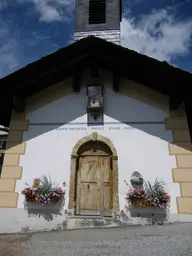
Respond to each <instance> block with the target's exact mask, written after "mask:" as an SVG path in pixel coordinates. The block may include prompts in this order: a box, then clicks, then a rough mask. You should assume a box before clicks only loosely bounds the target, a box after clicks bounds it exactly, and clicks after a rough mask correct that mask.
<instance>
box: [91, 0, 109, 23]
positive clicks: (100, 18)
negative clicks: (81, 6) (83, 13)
mask: <svg viewBox="0 0 192 256" xmlns="http://www.w3.org/2000/svg"><path fill="white" fill-rule="evenodd" d="M105 22H106V0H89V24H102V23H105Z"/></svg>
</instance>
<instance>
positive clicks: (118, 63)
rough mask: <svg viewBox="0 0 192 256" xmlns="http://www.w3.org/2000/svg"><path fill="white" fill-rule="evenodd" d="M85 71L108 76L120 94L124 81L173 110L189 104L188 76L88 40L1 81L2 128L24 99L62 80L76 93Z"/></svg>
mask: <svg viewBox="0 0 192 256" xmlns="http://www.w3.org/2000/svg"><path fill="white" fill-rule="evenodd" d="M87 69H90V72H91V73H92V74H94V73H95V72H96V70H98V69H103V70H106V71H109V72H111V73H112V75H113V80H112V84H113V90H114V91H119V90H120V79H122V78H124V79H128V80H130V81H135V82H136V83H138V84H142V85H144V86H145V87H148V88H149V89H151V90H153V91H156V92H159V93H161V94H164V95H167V96H168V97H169V98H170V107H171V108H173V109H176V108H178V107H179V106H180V105H181V103H182V102H185V101H187V100H191V94H190V87H191V84H192V75H191V74H190V73H188V72H185V71H182V70H180V69H178V68H175V67H172V66H170V65H168V64H167V63H164V62H160V61H157V60H155V59H152V58H149V57H147V56H144V55H141V54H139V53H137V52H135V51H131V50H129V49H126V48H123V47H121V46H117V45H114V44H113V43H110V42H107V41H105V40H102V39H99V38H94V37H88V38H85V39H82V40H80V41H78V42H75V43H73V44H70V45H68V46H66V47H64V48H62V49H60V50H58V51H57V52H55V53H53V54H50V55H48V56H46V57H44V58H42V59H40V60H38V61H36V62H34V63H31V64H29V65H27V66H26V67H24V68H22V69H20V70H18V71H16V72H14V73H12V74H10V75H9V76H7V77H5V78H2V79H1V80H0V86H1V92H2V93H3V94H4V96H5V97H4V99H3V105H4V109H5V110H4V111H2V110H1V120H0V122H1V124H3V125H8V120H9V116H10V112H11V109H12V106H13V107H14V108H16V109H18V110H19V111H23V110H24V108H25V107H24V105H25V101H26V98H29V97H31V96H32V95H35V94H37V93H39V92H41V91H44V90H45V89H46V88H49V87H52V85H54V84H57V83H60V82H62V81H63V80H65V79H68V78H71V80H72V83H71V86H72V89H73V90H74V91H75V92H78V91H79V90H80V83H81V82H80V81H81V79H82V74H83V73H84V72H85V70H87ZM50 90H51V89H50Z"/></svg>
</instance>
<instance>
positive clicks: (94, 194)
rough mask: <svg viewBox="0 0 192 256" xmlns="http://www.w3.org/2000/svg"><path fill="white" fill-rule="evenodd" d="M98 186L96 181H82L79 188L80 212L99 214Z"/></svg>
mask: <svg viewBox="0 0 192 256" xmlns="http://www.w3.org/2000/svg"><path fill="white" fill-rule="evenodd" d="M100 201H101V199H100V188H99V187H98V185H97V183H95V184H94V183H92V184H89V183H82V184H81V190H80V214H89V215H98V214H100Z"/></svg>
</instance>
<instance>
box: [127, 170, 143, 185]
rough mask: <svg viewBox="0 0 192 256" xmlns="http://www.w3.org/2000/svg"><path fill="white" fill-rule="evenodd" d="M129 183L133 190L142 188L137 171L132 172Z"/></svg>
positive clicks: (140, 176)
mask: <svg viewBox="0 0 192 256" xmlns="http://www.w3.org/2000/svg"><path fill="white" fill-rule="evenodd" d="M130 182H131V185H132V187H133V188H135V189H142V188H143V183H144V180H143V177H142V175H141V174H140V173H139V172H137V171H135V172H133V174H132V175H131V179H130Z"/></svg>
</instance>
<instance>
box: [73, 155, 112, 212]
mask: <svg viewBox="0 0 192 256" xmlns="http://www.w3.org/2000/svg"><path fill="white" fill-rule="evenodd" d="M76 188H77V189H76V214H79V215H90V216H111V215H112V207H113V205H112V202H113V200H112V197H113V193H112V170H111V159H110V156H103V155H101V156H99V155H90V156H81V157H80V158H79V168H78V172H77V186H76Z"/></svg>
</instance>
